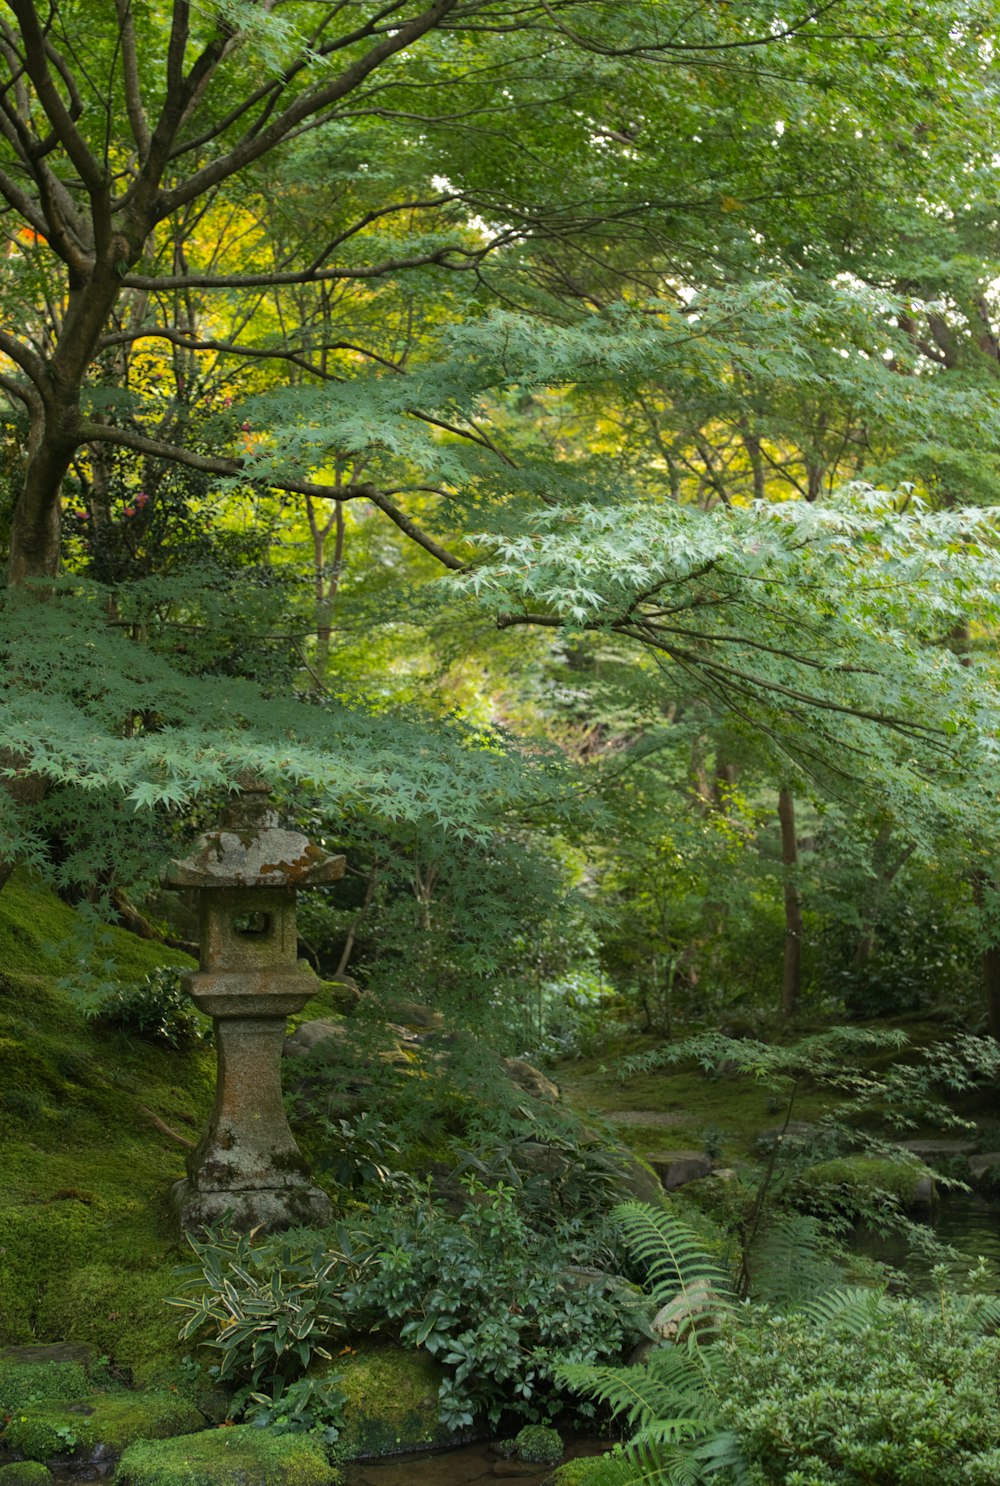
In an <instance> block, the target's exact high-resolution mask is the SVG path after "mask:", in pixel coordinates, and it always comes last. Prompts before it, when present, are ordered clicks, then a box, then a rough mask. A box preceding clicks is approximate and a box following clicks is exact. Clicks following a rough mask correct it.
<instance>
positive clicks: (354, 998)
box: [322, 975, 361, 1016]
mask: <svg viewBox="0 0 1000 1486" xmlns="http://www.w3.org/2000/svg"><path fill="white" fill-rule="evenodd" d="M322 989H323V992H324V994H325V996H326V999H327V1000H328V1001H332V1002H333V1005H334V1007H335V1009H336V1010H337V1011H338V1012H339V1014H340V1015H341V1016H350V1015H351V1012H352V1011H356V1010H357V1006H358V1002H359V1001H360V1000H361V988H360V987H359V985H358V983H357V981H356V980H352V978H351V976H349V975H337V976H335V977H334V978H333V980H324V981H323V983H322Z"/></svg>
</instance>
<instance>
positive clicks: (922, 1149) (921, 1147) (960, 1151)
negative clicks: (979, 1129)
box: [896, 1136, 979, 1166]
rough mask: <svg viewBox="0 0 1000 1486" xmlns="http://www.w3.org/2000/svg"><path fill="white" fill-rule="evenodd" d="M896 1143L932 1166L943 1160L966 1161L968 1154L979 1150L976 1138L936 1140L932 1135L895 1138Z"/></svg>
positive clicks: (970, 1154)
mask: <svg viewBox="0 0 1000 1486" xmlns="http://www.w3.org/2000/svg"><path fill="white" fill-rule="evenodd" d="M896 1144H897V1145H898V1146H899V1148H900V1150H901V1151H909V1152H910V1155H911V1156H916V1157H918V1159H919V1160H921V1161H926V1162H927V1163H928V1164H929V1165H932V1166H933V1165H935V1164H937V1165H940V1164H941V1163H942V1162H945V1161H947V1162H951V1161H955V1160H959V1161H963V1162H966V1161H967V1160H968V1157H969V1156H972V1155H975V1153H976V1152H977V1151H978V1150H979V1141H978V1140H943V1139H942V1140H938V1139H935V1138H934V1137H929V1138H925V1137H923V1136H919V1137H918V1138H916V1139H914V1140H897V1141H896Z"/></svg>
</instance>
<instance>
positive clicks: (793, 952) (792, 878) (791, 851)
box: [778, 787, 802, 1016]
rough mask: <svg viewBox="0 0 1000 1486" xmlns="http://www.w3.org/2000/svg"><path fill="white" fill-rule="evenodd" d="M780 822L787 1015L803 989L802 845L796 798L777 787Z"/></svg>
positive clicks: (783, 995)
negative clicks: (799, 878) (797, 830)
mask: <svg viewBox="0 0 1000 1486" xmlns="http://www.w3.org/2000/svg"><path fill="white" fill-rule="evenodd" d="M778 820H779V821H780V823H781V862H782V865H783V867H784V869H785V872H784V877H785V963H784V971H783V974H782V981H781V1009H782V1011H783V1012H784V1014H785V1016H793V1015H794V1014H795V1012H796V1011H797V1010H798V1005H799V997H800V995H801V992H802V897H801V894H800V893H799V889H798V883H797V882H796V871H797V868H798V864H799V847H798V840H797V838H796V835H795V801H794V799H793V798H792V792H791V790H790V789H787V788H785V787H782V789H780V790H779V791H778Z"/></svg>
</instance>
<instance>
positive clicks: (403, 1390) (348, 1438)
mask: <svg viewBox="0 0 1000 1486" xmlns="http://www.w3.org/2000/svg"><path fill="white" fill-rule="evenodd" d="M325 1371H326V1373H327V1375H328V1376H330V1377H331V1378H335V1379H336V1383H337V1386H338V1388H340V1390H341V1391H342V1392H343V1393H344V1394H345V1396H346V1400H347V1401H346V1403H345V1405H344V1424H343V1427H342V1429H341V1433H340V1438H339V1439H338V1441H337V1453H338V1455H340V1456H341V1457H342V1458H343V1459H345V1460H354V1459H358V1458H368V1457H373V1456H378V1455H400V1454H402V1453H403V1452H404V1451H408V1450H434V1449H443V1448H445V1447H446V1446H448V1445H452V1444H454V1443H455V1438H454V1436H453V1435H452V1434H451V1432H450V1431H449V1430H448V1429H447V1428H446V1427H445V1425H443V1424H442V1423H441V1421H440V1419H439V1418H438V1411H439V1403H438V1390H439V1389H440V1387H441V1384H442V1382H443V1381H444V1372H443V1370H442V1369H441V1368H440V1367H439V1366H438V1364H437V1363H436V1362H435V1361H434V1360H433V1358H432V1357H430V1356H429V1355H428V1354H427V1353H426V1352H405V1351H403V1349H402V1348H401V1347H393V1346H385V1347H372V1348H370V1349H364V1350H363V1351H361V1352H358V1353H355V1355H354V1356H352V1357H351V1358H349V1359H346V1360H340V1361H338V1362H337V1363H336V1364H335V1365H334V1367H333V1368H327V1369H325Z"/></svg>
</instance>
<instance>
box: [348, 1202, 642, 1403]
mask: <svg viewBox="0 0 1000 1486" xmlns="http://www.w3.org/2000/svg"><path fill="white" fill-rule="evenodd" d="M469 1196H470V1201H469V1204H468V1206H467V1207H466V1209H465V1211H464V1213H463V1214H462V1215H461V1217H460V1219H459V1220H458V1221H456V1220H455V1218H453V1217H452V1216H451V1215H450V1214H448V1213H447V1212H446V1211H444V1209H442V1208H440V1207H436V1206H434V1205H433V1204H430V1203H426V1202H425V1203H415V1204H413V1205H411V1206H410V1207H409V1208H404V1209H400V1208H384V1209H381V1210H376V1211H373V1213H372V1215H371V1218H370V1220H369V1222H368V1223H367V1224H366V1240H367V1242H368V1243H369V1244H370V1245H371V1246H372V1247H373V1248H377V1250H378V1258H377V1261H376V1262H375V1263H374V1264H373V1265H372V1266H371V1268H370V1269H368V1270H367V1271H366V1272H365V1274H364V1275H363V1276H362V1277H361V1279H360V1280H359V1282H358V1283H357V1284H356V1285H354V1286H352V1287H351V1291H350V1294H349V1299H350V1301H351V1304H352V1309H353V1311H354V1316H355V1319H356V1321H357V1322H360V1323H362V1324H363V1325H365V1326H371V1327H376V1326H384V1325H385V1322H386V1320H387V1319H388V1320H389V1321H390V1322H395V1323H396V1324H397V1325H398V1328H399V1337H400V1340H401V1341H402V1342H403V1344H404V1345H406V1346H420V1347H426V1349H427V1351H428V1352H430V1353H431V1355H432V1356H434V1357H436V1358H437V1360H438V1361H439V1362H442V1363H443V1364H444V1365H445V1367H447V1368H449V1369H450V1370H451V1372H450V1376H449V1377H448V1378H446V1380H445V1382H444V1384H443V1385H442V1387H441V1391H440V1395H439V1398H440V1405H441V1418H442V1420H443V1421H444V1422H445V1423H446V1424H448V1425H449V1427H450V1428H452V1429H456V1430H458V1429H462V1428H464V1427H466V1426H467V1425H469V1424H471V1423H472V1421H473V1419H474V1418H476V1416H477V1415H482V1414H485V1415H486V1417H487V1418H488V1419H489V1420H490V1422H491V1423H492V1424H496V1423H497V1422H498V1421H499V1419H500V1417H501V1414H503V1413H504V1412H513V1413H515V1414H520V1415H521V1416H523V1417H526V1418H527V1419H529V1420H530V1421H532V1422H535V1421H537V1420H538V1419H540V1418H543V1417H546V1416H547V1415H549V1414H552V1413H555V1412H556V1411H557V1410H558V1409H559V1408H560V1407H561V1406H563V1403H564V1400H562V1399H560V1398H559V1397H558V1395H557V1394H556V1392H555V1390H554V1389H553V1377H554V1373H555V1370H556V1368H557V1367H558V1366H559V1365H560V1364H561V1363H568V1362H581V1363H582V1362H597V1361H599V1360H602V1359H610V1358H616V1357H618V1356H619V1355H620V1353H621V1351H622V1349H623V1347H624V1346H625V1345H626V1344H627V1342H628V1341H629V1339H630V1337H632V1336H634V1335H635V1334H636V1333H637V1331H638V1329H639V1328H638V1326H637V1324H636V1321H635V1314H636V1297H635V1295H634V1293H632V1292H631V1291H629V1289H628V1287H626V1286H625V1285H624V1284H623V1283H622V1282H620V1281H618V1280H617V1279H616V1278H615V1277H613V1276H608V1275H606V1274H603V1273H601V1272H600V1271H597V1272H594V1271H589V1272H588V1271H586V1270H583V1269H577V1268H574V1267H573V1266H575V1265H579V1264H581V1263H584V1262H585V1261H586V1260H587V1259H588V1258H590V1259H592V1258H593V1257H594V1254H593V1244H592V1241H591V1243H590V1244H588V1245H585V1243H584V1240H583V1238H582V1230H581V1228H580V1226H579V1225H575V1224H566V1225H564V1226H562V1227H557V1228H556V1229H554V1230H552V1231H550V1232H549V1233H546V1234H541V1233H538V1232H537V1231H535V1230H534V1229H533V1228H532V1227H531V1226H530V1225H529V1223H528V1222H527V1220H526V1219H525V1217H524V1215H523V1214H522V1213H521V1212H520V1211H519V1210H518V1208H517V1206H516V1205H515V1201H514V1192H513V1190H512V1189H511V1188H509V1187H505V1186H503V1185H498V1186H497V1187H496V1188H494V1189H492V1190H491V1189H487V1188H483V1187H480V1186H478V1185H476V1183H474V1182H470V1183H469ZM584 1412H592V1410H589V1409H585V1410H584Z"/></svg>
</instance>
